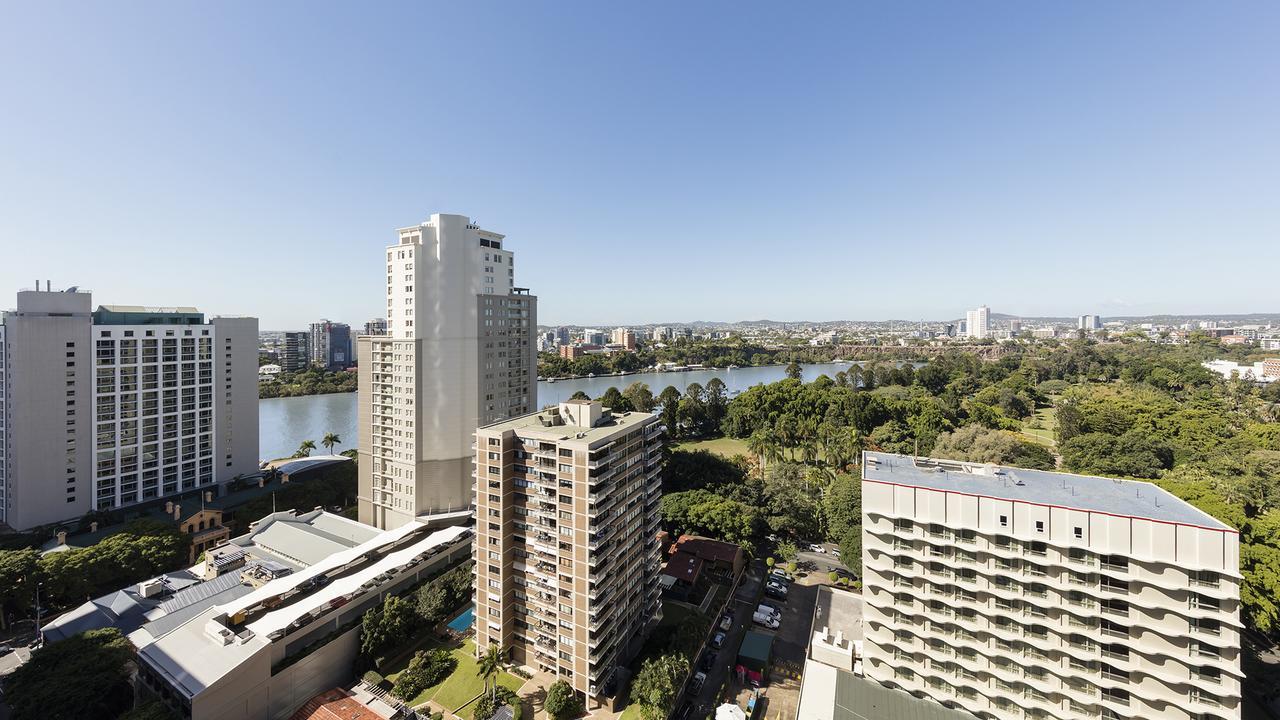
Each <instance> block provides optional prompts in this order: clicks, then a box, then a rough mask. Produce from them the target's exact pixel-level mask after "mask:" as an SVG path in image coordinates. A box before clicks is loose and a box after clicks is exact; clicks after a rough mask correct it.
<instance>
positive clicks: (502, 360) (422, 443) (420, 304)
mask: <svg viewBox="0 0 1280 720" xmlns="http://www.w3.org/2000/svg"><path fill="white" fill-rule="evenodd" d="M398 239H399V242H398V243H397V244H395V245H391V246H389V247H388V248H387V249H386V256H387V257H386V260H387V329H388V334H387V335H385V336H366V337H361V338H360V339H359V360H360V405H359V408H360V410H359V425H360V489H359V518H360V521H361V522H364V523H368V524H371V525H375V526H377V527H380V528H393V527H396V526H398V525H401V524H404V523H405V522H408V521H409V520H412V519H413V518H414V517H416V516H418V515H422V514H428V513H433V512H447V511H454V510H465V509H467V508H470V507H471V503H472V500H473V492H472V463H473V458H474V452H473V451H472V449H471V445H472V435H473V433H474V432H475V429H476V427H478V426H480V425H486V424H489V423H493V422H497V421H499V420H505V419H507V418H509V417H512V416H514V415H520V414H523V413H527V412H529V411H531V410H533V409H534V408H535V407H537V384H536V381H537V367H538V357H537V346H536V345H535V344H534V342H533V333H534V328H535V327H537V298H535V297H534V296H532V295H530V294H529V291H528V290H526V289H525V288H518V287H515V269H514V261H515V256H514V254H513V253H512V252H511V251H510V250H507V249H504V247H503V242H504V238H503V236H502V235H499V234H498V233H494V232H490V231H488V230H484V229H481V228H480V227H478V226H476V225H474V224H473V223H472V222H471V221H470V220H469V219H468V218H466V217H463V216H461V215H432V216H431V219H430V220H427V221H426V222H424V223H422V224H420V225H414V226H412V227H407V228H402V229H400V230H399V231H398Z"/></svg>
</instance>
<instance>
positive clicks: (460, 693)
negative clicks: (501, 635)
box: [386, 640, 524, 711]
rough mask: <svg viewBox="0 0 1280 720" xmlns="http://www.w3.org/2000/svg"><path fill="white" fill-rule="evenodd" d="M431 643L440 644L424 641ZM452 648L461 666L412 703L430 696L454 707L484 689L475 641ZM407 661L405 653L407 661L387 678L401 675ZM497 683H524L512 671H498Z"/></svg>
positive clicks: (514, 685) (411, 703) (515, 685)
mask: <svg viewBox="0 0 1280 720" xmlns="http://www.w3.org/2000/svg"><path fill="white" fill-rule="evenodd" d="M432 647H438V646H437V645H434V644H428V645H424V646H423V648H422V649H424V650H426V649H430V648H432ZM450 652H451V653H452V655H453V656H454V658H456V659H457V660H458V666H457V667H456V668H454V669H453V672H452V673H450V674H449V677H447V678H445V679H444V680H443V681H441V682H440V683H439V684H438V685H433V686H431V687H429V688H427V689H426V690H423V691H422V692H421V693H419V694H418V696H417V697H415V698H413V699H412V700H410V701H409V702H408V703H407V704H408V705H409V706H410V707H417V706H419V705H421V704H423V703H425V702H427V701H428V700H434V701H435V702H436V704H437V705H440V706H441V707H444V708H447V709H448V710H450V711H452V710H456V709H457V708H459V707H462V705H463V704H465V703H468V702H470V701H471V700H472V698H474V697H476V696H477V695H479V694H480V693H482V692H484V679H483V678H481V677H480V676H479V675H477V674H476V668H477V667H478V664H477V663H476V658H475V652H476V644H475V641H474V640H466V641H465V642H463V644H462V646H461V647H457V648H454V649H453V650H451V651H450ZM410 657H412V656H410ZM408 664H409V658H408V657H406V658H405V660H404V663H403V664H402V665H400V667H399V668H397V670H396V671H395V672H393V673H388V674H387V676H386V677H387V680H390V681H391V682H393V683H394V682H395V679H396V678H397V677H399V675H400V671H401V670H404V668H405V666H407V665H408ZM498 684H499V685H503V686H505V687H508V688H511V689H512V690H513V691H514V690H519V689H520V686H521V685H523V684H524V680H521V679H520V678H518V677H516V676H515V675H512V674H511V673H508V672H502V673H500V674H499V675H498Z"/></svg>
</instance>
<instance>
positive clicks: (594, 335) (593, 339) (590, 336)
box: [582, 328, 609, 346]
mask: <svg viewBox="0 0 1280 720" xmlns="http://www.w3.org/2000/svg"><path fill="white" fill-rule="evenodd" d="M607 342H609V336H608V335H605V334H604V332H602V331H600V330H592V329H591V328H587V329H585V330H583V331H582V344H583V345H601V346H603V345H604V344H605V343H607Z"/></svg>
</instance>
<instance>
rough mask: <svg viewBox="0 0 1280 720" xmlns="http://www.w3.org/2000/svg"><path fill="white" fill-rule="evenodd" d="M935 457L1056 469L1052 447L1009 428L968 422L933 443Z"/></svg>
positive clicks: (940, 436) (1036, 468)
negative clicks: (1026, 438) (1050, 448)
mask: <svg viewBox="0 0 1280 720" xmlns="http://www.w3.org/2000/svg"><path fill="white" fill-rule="evenodd" d="M930 454H932V455H933V456H934V457H940V458H950V459H952V460H965V461H968V462H980V463H996V464H997V465H1012V466H1014V467H1023V468H1031V469H1034V470H1053V469H1054V467H1055V462H1054V458H1053V453H1052V452H1050V450H1049V448H1047V447H1045V446H1043V445H1040V444H1038V443H1035V442H1031V441H1029V440H1023V439H1022V438H1020V437H1018V436H1017V435H1016V434H1014V433H1012V432H1009V431H1006V430H991V429H989V428H985V427H983V426H981V425H966V426H964V427H962V428H960V429H959V430H956V431H954V432H949V433H943V434H941V435H939V436H938V440H937V442H936V443H934V445H933V449H932V451H931V453H930Z"/></svg>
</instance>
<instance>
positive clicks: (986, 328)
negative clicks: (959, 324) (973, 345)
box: [965, 305, 991, 340]
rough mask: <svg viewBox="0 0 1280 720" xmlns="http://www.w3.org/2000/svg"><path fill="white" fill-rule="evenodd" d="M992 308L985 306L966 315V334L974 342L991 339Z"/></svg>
mask: <svg viewBox="0 0 1280 720" xmlns="http://www.w3.org/2000/svg"><path fill="white" fill-rule="evenodd" d="M990 326H991V308H989V307H987V306H986V305H983V306H981V307H979V308H978V309H977V310H970V311H969V312H967V313H965V327H966V328H967V330H966V334H967V335H968V336H969V337H970V338H973V339H974V340H981V339H983V338H987V337H991V327H990Z"/></svg>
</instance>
